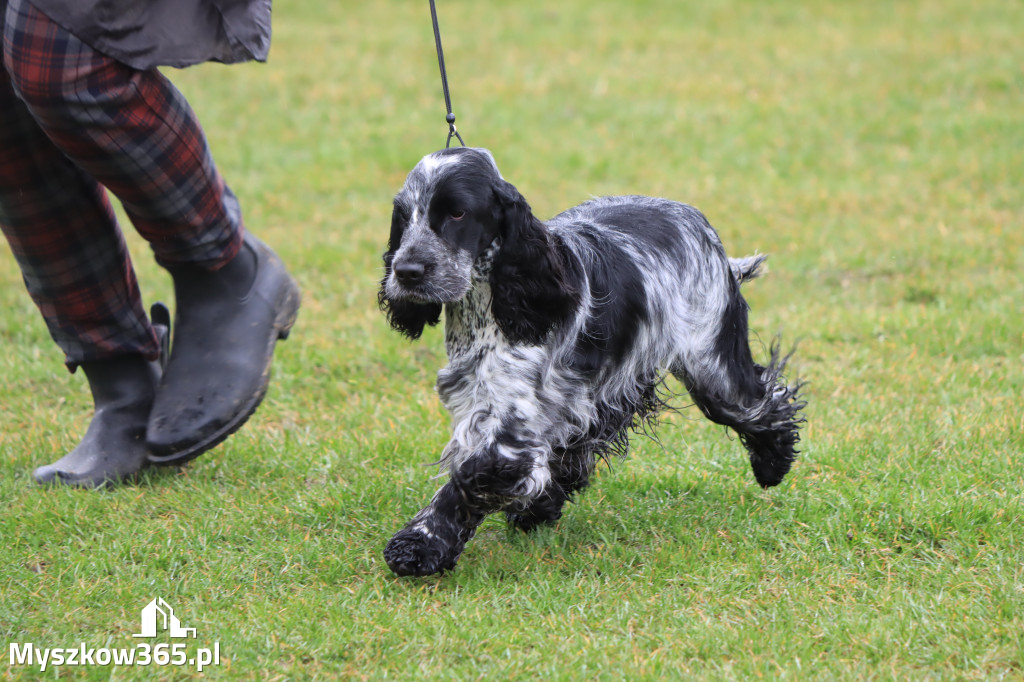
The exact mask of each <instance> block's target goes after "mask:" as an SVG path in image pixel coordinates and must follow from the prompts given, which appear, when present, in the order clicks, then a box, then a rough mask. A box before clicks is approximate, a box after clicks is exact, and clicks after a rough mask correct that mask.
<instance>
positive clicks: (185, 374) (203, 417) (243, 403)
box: [4, 0, 299, 464]
mask: <svg viewBox="0 0 1024 682" xmlns="http://www.w3.org/2000/svg"><path fill="white" fill-rule="evenodd" d="M5 34H6V40H5V45H4V57H5V61H6V65H7V68H8V70H9V71H10V72H11V75H12V83H13V85H14V89H15V91H16V92H17V94H18V96H19V97H20V98H21V99H22V100H23V101H24V102H25V103H26V104H27V106H28V110H29V111H30V112H31V114H32V116H33V118H34V119H35V120H36V122H37V123H38V124H39V125H40V127H41V128H42V129H43V130H44V132H45V133H46V134H47V136H48V137H49V138H50V140H51V141H52V142H53V143H54V144H55V145H56V146H57V147H58V148H59V149H61V150H62V151H63V152H64V153H65V154H66V155H67V156H68V157H69V158H70V159H71V160H72V161H73V162H74V163H75V164H76V165H77V166H78V167H79V168H81V169H83V170H85V171H86V172H87V173H88V174H89V175H90V176H92V177H94V178H95V179H96V180H98V181H99V182H100V183H102V184H103V185H105V186H106V187H107V188H108V189H110V190H111V191H112V192H113V193H114V194H115V195H116V196H117V197H118V199H120V200H121V202H122V203H123V204H124V206H125V210H126V212H127V213H128V215H129V217H130V218H131V220H132V222H133V224H134V225H135V226H136V228H137V229H138V230H139V232H140V234H142V236H143V237H144V238H145V239H146V240H147V241H149V243H150V245H151V246H152V248H153V250H154V252H155V254H156V257H157V260H158V261H159V262H160V263H161V264H162V265H164V266H165V267H166V268H167V269H168V271H169V272H170V273H171V275H172V278H173V279H174V285H175V295H176V298H177V301H176V302H177V306H176V312H175V320H176V323H175V331H174V344H173V347H172V350H171V357H170V361H169V364H168V366H167V368H166V371H165V372H164V376H163V379H162V381H161V385H160V388H159V390H158V392H157V397H156V401H155V403H154V407H153V411H152V414H151V416H150V423H149V429H148V432H147V442H148V445H149V447H150V449H151V450H152V451H153V452H152V456H151V458H150V459H151V461H156V462H157V463H161V464H171V463H177V462H181V461H185V460H188V459H191V458H192V457H195V456H197V455H198V454H201V453H202V452H204V451H205V450H207V449H209V448H210V447H213V446H214V445H216V444H217V443H219V442H221V441H222V440H223V439H224V438H226V437H227V436H228V435H230V434H231V433H233V432H234V431H235V430H236V429H237V428H239V427H240V426H241V425H242V423H244V421H245V420H246V419H247V418H248V417H249V415H251V414H252V412H253V411H254V410H255V409H256V407H257V406H258V405H259V403H260V401H261V400H262V398H263V396H264V394H265V392H266V389H267V385H268V383H269V370H270V363H271V359H272V356H273V350H274V344H275V342H276V340H277V339H278V338H284V337H285V336H287V334H288V331H289V330H290V328H291V326H292V324H293V323H294V321H295V317H296V315H297V312H298V305H299V292H298V288H297V286H296V285H295V283H294V281H293V280H292V279H291V278H290V277H289V275H288V274H287V272H286V271H285V269H284V266H283V265H282V264H281V262H280V260H279V259H278V258H277V257H276V255H275V254H274V253H273V252H272V251H271V250H270V249H269V248H267V247H266V246H265V245H263V244H262V243H261V242H259V241H258V240H257V239H255V238H254V237H252V236H251V235H248V234H246V233H245V232H244V230H243V227H242V222H241V215H240V211H239V208H238V202H237V201H236V199H235V197H234V195H233V194H232V193H231V191H230V190H229V189H228V188H227V187H226V185H225V183H224V181H223V180H222V178H221V176H220V174H219V173H218V171H217V169H216V167H215V165H214V163H213V160H212V157H211V155H210V151H209V148H208V146H207V143H206V139H205V137H204V135H203V132H202V129H201V128H200V126H199V123H198V121H197V120H196V117H195V115H194V113H193V112H192V109H191V108H190V107H189V105H188V103H187V102H186V100H185V98H184V97H183V96H182V95H181V93H180V92H178V90H177V89H175V88H174V86H173V85H172V84H171V83H170V82H169V81H168V80H167V79H166V78H165V77H164V76H162V75H161V74H160V73H159V72H158V71H156V70H151V71H137V70H134V69H131V68H129V67H127V66H125V65H123V64H121V63H119V62H117V61H115V60H112V59H110V58H107V57H105V56H104V55H102V54H99V53H97V52H95V51H94V50H92V49H91V48H90V47H89V46H87V45H85V44H83V43H81V42H80V41H78V40H77V39H76V38H75V37H74V36H73V35H71V34H70V33H68V32H66V31H64V30H63V29H62V28H61V27H60V26H58V25H57V24H55V23H54V22H52V21H50V20H49V19H48V18H47V17H46V16H45V15H43V14H42V13H40V12H38V11H36V10H35V9H34V8H33V7H32V6H31V5H30V4H29V3H27V2H24V1H23V0H13V2H12V3H11V11H9V12H8V26H7V29H6V31H5Z"/></svg>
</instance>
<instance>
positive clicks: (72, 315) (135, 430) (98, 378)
mask: <svg viewBox="0 0 1024 682" xmlns="http://www.w3.org/2000/svg"><path fill="white" fill-rule="evenodd" d="M5 5H6V3H3V4H2V5H0V35H3V30H2V29H3V27H4V23H5V22H4V14H5V13H4V11H3V10H6V6H5ZM0 229H2V231H3V233H4V236H5V237H6V239H7V242H8V244H9V245H10V247H11V251H12V253H13V254H14V256H15V259H16V261H17V262H18V265H19V266H20V268H21V271H22V276H23V279H24V281H25V284H26V287H27V288H28V291H29V293H30V295H31V296H32V299H33V300H34V301H35V303H36V305H37V306H38V308H39V310H40V312H41V313H42V315H43V319H44V320H45V322H46V325H47V327H48V329H49V331H50V335H51V336H52V337H53V339H54V341H55V342H56V343H57V345H58V346H59V347H60V348H61V349H62V350H63V351H64V355H65V362H66V364H67V365H68V367H69V368H71V369H72V371H73V370H74V369H75V368H77V367H79V366H81V368H82V370H83V373H84V374H85V376H86V378H87V380H88V382H89V386H90V389H91V391H92V394H93V399H94V405H95V408H96V409H95V414H94V416H93V419H92V422H91V423H90V425H89V428H88V430H87V432H86V434H85V436H84V437H83V439H82V441H81V442H80V443H79V444H78V445H77V446H76V447H75V448H74V449H72V450H71V452H69V453H68V454H66V455H65V456H63V457H61V458H60V459H59V460H57V461H56V462H54V463H53V464H49V465H45V466H42V467H40V468H38V469H36V471H35V474H34V476H35V479H36V480H37V481H39V482H40V483H47V482H57V483H66V484H71V485H79V486H87V487H92V486H97V485H101V484H103V483H105V482H107V481H117V480H121V479H123V478H125V477H128V476H131V475H132V474H134V473H136V472H137V471H139V470H140V469H141V468H142V467H143V466H144V465H145V464H146V457H147V454H148V453H147V450H146V447H145V442H144V436H145V429H146V425H147V423H148V420H149V412H150V408H151V406H152V403H153V397H154V395H155V392H156V386H157V381H158V380H159V367H158V365H157V363H155V362H150V361H151V360H155V359H156V358H157V356H158V354H159V346H158V342H157V336H156V334H155V333H154V329H153V327H152V325H151V324H150V322H149V320H148V319H147V318H146V315H145V314H144V312H143V307H142V301H141V298H140V295H139V289H138V285H137V283H136V280H135V273H134V271H133V270H132V267H131V262H130V260H129V257H128V249H127V247H126V245H125V242H124V238H123V235H122V234H121V232H120V230H119V229H118V226H117V223H116V221H115V219H114V213H113V211H112V210H111V206H110V203H109V202H108V201H107V197H106V194H105V193H104V191H103V188H102V187H100V186H99V185H98V184H97V183H96V181H95V180H93V179H92V178H90V177H89V176H88V175H86V174H85V173H83V172H82V171H81V170H80V169H79V168H78V167H77V166H75V165H74V164H73V163H72V162H71V161H70V160H68V159H67V157H65V156H64V154H62V153H61V152H60V151H59V150H58V149H57V148H56V147H54V146H53V144H52V143H51V142H50V140H49V139H47V137H46V136H45V135H44V134H43V132H42V130H41V129H40V128H39V126H38V125H36V123H35V121H34V120H33V118H32V117H31V116H30V115H29V112H28V110H27V109H26V108H25V105H24V104H23V103H22V102H21V101H20V100H19V99H18V98H17V97H15V94H14V91H13V90H12V88H11V84H10V80H9V78H8V75H7V71H6V70H5V69H4V68H0Z"/></svg>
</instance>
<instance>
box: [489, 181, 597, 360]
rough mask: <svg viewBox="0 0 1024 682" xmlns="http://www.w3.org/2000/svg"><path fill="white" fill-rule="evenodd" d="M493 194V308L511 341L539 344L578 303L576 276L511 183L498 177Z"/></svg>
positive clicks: (557, 243)
mask: <svg viewBox="0 0 1024 682" xmlns="http://www.w3.org/2000/svg"><path fill="white" fill-rule="evenodd" d="M494 194H495V199H496V202H497V207H498V212H499V215H498V216H497V218H498V225H499V235H500V239H501V246H500V248H499V249H498V253H497V255H496V256H495V259H494V264H493V267H492V269H491V275H490V282H491V312H492V313H493V314H494V320H495V322H496V323H497V325H498V328H499V329H500V330H501V331H502V333H503V334H505V336H506V337H508V339H509V341H511V342H512V343H530V344H536V343H540V342H541V340H543V338H544V337H545V336H547V333H548V332H549V331H550V330H551V329H552V328H553V327H556V326H557V325H559V324H561V323H562V322H564V321H565V320H566V319H567V318H568V317H569V316H570V315H572V314H573V313H574V312H575V311H576V309H577V307H578V306H579V301H580V292H579V286H578V282H579V275H578V273H577V272H576V271H575V267H576V266H575V265H574V263H573V262H570V260H569V258H568V253H567V251H566V249H565V247H564V246H563V245H562V244H561V242H560V241H559V240H558V238H557V237H555V236H554V235H552V234H551V233H550V232H549V231H548V229H547V228H546V227H545V226H544V223H542V222H541V221H540V220H538V219H537V218H536V217H534V215H533V212H532V211H531V210H530V205H529V204H528V203H526V199H524V198H523V196H522V195H521V194H520V193H519V191H518V190H517V189H516V188H515V187H513V186H512V185H511V184H509V183H507V182H505V181H504V180H500V181H498V184H497V185H496V186H495V188H494Z"/></svg>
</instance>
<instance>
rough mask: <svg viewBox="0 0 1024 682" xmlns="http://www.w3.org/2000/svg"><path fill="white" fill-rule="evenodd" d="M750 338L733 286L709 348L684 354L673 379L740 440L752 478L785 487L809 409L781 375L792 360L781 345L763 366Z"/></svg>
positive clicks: (742, 304)
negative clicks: (804, 413) (755, 356)
mask: <svg viewBox="0 0 1024 682" xmlns="http://www.w3.org/2000/svg"><path fill="white" fill-rule="evenodd" d="M747 334H748V332H747V304H746V301H744V300H743V297H742V296H741V295H740V293H739V285H738V283H733V285H732V286H731V287H730V300H729V302H728V303H727V305H726V307H725V311H724V314H723V320H722V323H721V325H720V326H719V329H718V332H717V334H716V336H715V337H714V339H713V340H712V342H711V344H710V347H705V348H700V349H688V351H687V352H684V353H682V354H681V356H680V357H681V359H680V360H678V361H677V364H676V366H674V367H672V373H673V374H674V375H675V376H676V378H678V379H679V380H680V381H681V382H683V384H684V385H685V386H686V388H687V390H688V391H689V392H690V396H691V397H692V398H693V401H694V402H695V403H696V404H697V406H698V407H699V408H700V409H701V411H702V412H703V413H704V415H705V416H706V417H707V418H708V419H710V420H711V421H713V422H716V423H718V424H723V425H725V426H728V427H731V428H732V429H733V430H734V431H736V433H737V434H739V437H740V441H741V442H742V443H743V445H744V446H745V447H746V449H747V451H748V453H749V455H750V465H751V467H752V468H753V470H754V477H755V478H756V479H757V482H758V483H759V484H760V485H761V486H762V487H764V488H768V487H771V486H774V485H778V484H779V483H781V482H782V479H783V478H784V477H785V475H786V474H787V473H788V472H789V469H790V467H791V466H792V464H793V461H794V460H795V459H796V455H797V450H796V444H797V443H798V442H799V440H800V433H799V428H800V424H801V423H802V422H803V421H804V420H803V417H801V416H800V414H799V413H800V410H801V409H802V408H803V406H804V404H805V403H804V401H803V400H801V399H800V397H799V395H798V393H799V390H800V384H796V385H792V386H791V385H788V384H787V383H786V380H785V378H784V377H783V375H782V373H783V371H784V370H785V368H786V362H787V361H788V359H789V356H788V355H786V356H782V355H781V354H780V352H779V348H778V342H776V343H774V344H773V345H772V349H771V357H770V359H769V361H768V364H767V366H761V365H759V364H757V363H755V362H754V360H753V358H752V356H751V353H750V345H749V342H748V340H747Z"/></svg>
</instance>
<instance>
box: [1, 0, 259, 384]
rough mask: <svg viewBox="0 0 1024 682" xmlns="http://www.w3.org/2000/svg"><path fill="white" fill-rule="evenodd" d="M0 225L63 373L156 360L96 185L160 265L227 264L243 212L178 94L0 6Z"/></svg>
mask: <svg viewBox="0 0 1024 682" xmlns="http://www.w3.org/2000/svg"><path fill="white" fill-rule="evenodd" d="M0 29H2V43H3V52H2V62H3V64H2V65H3V68H0V228H2V229H3V233H4V236H5V237H6V238H7V241H8V243H9V244H10V247H11V251H12V252H13V253H14V257H15V259H16V260H17V262H18V265H19V267H20V268H21V272H22V275H23V277H24V280H25V285H26V287H27V288H28V291H29V294H30V295H31V296H32V299H33V300H34V301H35V303H36V305H37V306H38V308H39V311H40V312H41V313H42V315H43V318H44V319H45V321H46V325H47V327H48V329H49V331H50V335H51V336H52V337H53V339H54V341H55V342H56V343H57V345H58V346H59V347H60V348H61V350H63V351H64V354H65V356H66V357H65V362H66V364H67V365H68V367H69V368H71V369H72V371H74V368H75V367H77V365H78V364H80V363H82V362H90V361H95V360H101V359H105V358H110V357H114V356H117V355H121V354H127V353H138V354H142V355H144V356H145V357H147V358H149V359H155V358H156V357H157V355H158V353H159V348H158V345H157V340H156V334H155V333H154V331H153V328H152V326H151V324H150V322H149V319H148V317H147V316H146V313H145V310H144V307H143V304H142V298H141V295H140V292H139V286H138V283H137V281H136V277H135V272H134V270H133V268H132V264H131V260H130V258H129V254H128V249H127V246H126V244H125V240H124V235H123V234H122V233H121V231H120V228H119V227H118V224H117V221H116V218H115V216H114V212H113V209H112V207H111V204H110V201H109V199H108V196H107V193H106V191H105V190H104V188H106V189H107V190H109V191H110V192H111V193H113V194H114V195H115V196H116V197H117V198H118V199H119V200H120V201H121V203H122V204H123V206H124V208H125V212H126V213H127V215H128V217H129V218H130V219H131V222H132V224H133V225H134V226H135V228H136V229H137V230H138V232H139V234H141V235H142V236H143V238H145V239H146V241H148V242H149V244H150V246H151V247H152V249H153V252H154V254H155V256H156V259H157V261H158V262H159V263H161V264H162V265H165V266H167V265H177V264H185V263H191V264H198V265H201V266H203V267H206V268H208V269H210V270H216V269H217V268H219V267H221V266H223V265H225V264H226V263H228V262H229V261H230V260H231V259H232V258H234V256H235V255H236V254H237V253H238V250H239V248H240V247H241V242H242V231H243V229H244V228H243V225H242V219H241V211H240V209H239V206H238V201H237V200H236V198H235V196H234V194H233V193H232V192H231V190H230V189H229V188H228V187H227V186H226V185H225V183H224V181H223V179H222V178H221V176H220V174H219V172H218V171H217V168H216V166H215V165H214V162H213V158H212V156H211V154H210V150H209V147H208V145H207V143H206V139H205V136H204V135H203V131H202V129H201V127H200V125H199V122H198V120H197V119H196V117H195V114H194V112H193V111H192V109H191V107H190V106H189V105H188V102H187V101H186V100H185V97H184V96H183V95H182V94H181V93H180V92H179V91H178V90H177V89H176V88H175V87H174V86H173V85H172V84H171V83H170V81H168V80H167V79H166V78H165V77H164V76H163V75H162V74H160V72H159V71H156V70H155V69H154V70H149V71H137V70H135V69H132V68H130V67H128V66H125V65H124V64H121V63H120V62H117V61H115V60H113V59H110V58H109V57H106V56H104V55H102V54H100V53H98V52H96V51H95V50H93V49H92V48H90V47H89V46H88V45H85V44H84V43H82V42H81V41H79V40H78V39H77V38H75V37H74V36H73V35H72V34H71V33H69V32H68V31H66V30H64V29H63V28H62V27H60V26H58V25H57V24H56V23H54V22H53V21H51V20H50V19H49V18H48V17H46V15H44V14H42V13H41V12H39V11H38V10H36V9H35V8H34V7H33V6H32V5H31V4H30V3H29V2H28V0H0Z"/></svg>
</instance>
